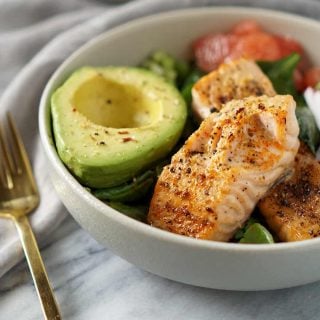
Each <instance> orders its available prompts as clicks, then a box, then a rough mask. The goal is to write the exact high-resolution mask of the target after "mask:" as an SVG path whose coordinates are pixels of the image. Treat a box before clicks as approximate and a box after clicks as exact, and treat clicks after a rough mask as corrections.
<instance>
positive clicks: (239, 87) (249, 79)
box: [192, 59, 276, 122]
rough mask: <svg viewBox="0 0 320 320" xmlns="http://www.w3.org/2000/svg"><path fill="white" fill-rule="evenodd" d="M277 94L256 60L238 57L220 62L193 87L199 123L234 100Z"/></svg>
mask: <svg viewBox="0 0 320 320" xmlns="http://www.w3.org/2000/svg"><path fill="white" fill-rule="evenodd" d="M261 95H267V96H274V95H276V92H275V90H274V89H273V86H272V83H271V82H270V80H269V79H268V77H267V76H266V75H265V74H264V73H263V72H262V71H261V69H260V68H259V67H258V66H257V64H256V63H255V62H254V61H251V60H246V59H239V60H235V61H230V62H229V63H225V64H222V65H220V67H219V68H218V69H216V70H214V71H212V72H211V73H209V74H208V75H206V76H204V77H202V78H201V79H200V80H199V81H198V82H197V83H196V84H195V85H194V86H193V88H192V100H193V102H192V104H193V105H192V108H193V112H194V114H195V116H196V118H197V119H198V120H200V122H201V121H202V120H203V119H205V118H207V117H208V116H209V115H210V113H211V112H212V111H218V110H220V109H221V108H222V106H223V105H224V104H225V103H227V102H228V101H230V100H232V99H243V98H246V97H249V96H261Z"/></svg>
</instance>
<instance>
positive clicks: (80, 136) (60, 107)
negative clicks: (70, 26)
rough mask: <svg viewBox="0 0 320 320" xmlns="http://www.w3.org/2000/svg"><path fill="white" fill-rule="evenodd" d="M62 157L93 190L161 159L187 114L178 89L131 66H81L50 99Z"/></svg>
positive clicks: (151, 74)
mask: <svg viewBox="0 0 320 320" xmlns="http://www.w3.org/2000/svg"><path fill="white" fill-rule="evenodd" d="M51 112H52V121H53V132H54V137H55V142H56V147H57V151H58V154H59V156H60V158H61V160H62V161H63V162H64V163H65V165H66V166H67V167H68V168H69V170H70V171H71V172H72V173H73V174H74V175H75V176H76V177H77V178H78V180H79V181H80V182H81V183H82V184H84V185H86V186H88V187H92V188H105V187H112V186H116V185H119V184H121V183H123V182H126V181H128V180H130V179H132V178H133V177H134V176H136V175H137V174H139V173H140V172H142V171H143V170H144V169H146V168H148V167H149V166H150V165H151V164H153V163H154V162H156V161H157V160H159V159H161V158H163V157H165V156H166V155H167V154H168V153H169V152H170V151H171V150H172V148H173V146H174V145H175V144H176V142H177V141H178V139H179V137H180V135H181V133H182V130H183V127H184V124H185V121H186V117H187V109H186V104H185V102H184V100H183V98H182V97H181V95H180V93H179V91H178V90H177V89H176V88H175V87H173V86H172V85H170V84H169V83H167V82H165V80H163V79H162V78H161V77H159V76H156V75H154V74H153V73H151V72H149V71H147V70H143V69H139V68H131V67H105V68H91V67H85V68H81V69H79V70H77V71H76V72H74V73H73V74H72V75H71V76H70V77H69V78H68V79H67V81H66V82H65V83H64V84H63V85H62V86H61V87H60V88H58V89H57V90H56V91H55V92H54V93H53V95H52V98H51Z"/></svg>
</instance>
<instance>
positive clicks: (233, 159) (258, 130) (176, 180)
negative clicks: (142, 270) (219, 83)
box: [148, 95, 299, 241]
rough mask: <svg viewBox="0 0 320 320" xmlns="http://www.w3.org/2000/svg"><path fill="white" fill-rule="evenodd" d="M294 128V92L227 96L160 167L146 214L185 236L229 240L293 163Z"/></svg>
mask: <svg viewBox="0 0 320 320" xmlns="http://www.w3.org/2000/svg"><path fill="white" fill-rule="evenodd" d="M298 133H299V128H298V123H297V120H296V117H295V102H294V100H293V98H292V97H291V96H280V95H278V96H275V97H267V96H261V97H249V98H245V99H243V100H232V101H230V102H228V103H227V104H226V105H225V106H224V107H223V108H222V109H221V111H220V112H219V113H213V114H211V115H210V116H209V117H208V118H207V119H205V120H204V121H203V122H202V124H201V126H200V128H199V129H198V130H197V131H196V132H194V133H193V134H192V135H191V136H190V137H189V139H188V140H187V141H186V143H185V145H184V146H183V147H182V148H181V149H180V150H179V151H178V152H177V153H176V154H175V155H174V156H173V157H172V161H171V164H170V165H168V166H166V167H165V168H164V170H163V172H162V173H161V175H160V177H159V179H158V181H157V184H156V186H155V190H154V194H153V197H152V200H151V204H150V208H149V213H148V222H149V223H150V224H151V225H153V226H155V227H158V228H161V229H164V230H167V231H170V232H174V233H178V234H182V235H187V236H190V237H195V238H201V239H211V240H217V241H228V240H230V238H232V236H233V235H234V233H235V231H236V230H237V229H238V228H239V227H241V226H242V225H243V223H244V222H245V221H246V220H247V219H248V217H249V216H250V214H251V212H252V210H253V209H254V207H255V205H256V203H257V202H258V201H259V199H261V198H262V197H263V196H264V195H265V193H266V192H267V191H268V189H269V188H270V187H271V186H272V185H273V184H274V183H275V182H276V181H277V180H278V179H279V178H281V177H282V176H283V175H284V174H286V172H287V170H288V168H290V167H292V162H293V159H294V157H295V155H296V153H297V150H298V146H299V140H298Z"/></svg>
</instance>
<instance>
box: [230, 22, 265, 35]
mask: <svg viewBox="0 0 320 320" xmlns="http://www.w3.org/2000/svg"><path fill="white" fill-rule="evenodd" d="M261 31H262V29H261V26H260V25H259V24H258V22H257V21H255V20H243V21H240V22H239V23H237V24H236V25H235V26H234V27H233V28H232V29H231V33H233V34H236V35H244V34H248V33H254V32H261Z"/></svg>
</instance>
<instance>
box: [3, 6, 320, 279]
mask: <svg viewBox="0 0 320 320" xmlns="http://www.w3.org/2000/svg"><path fill="white" fill-rule="evenodd" d="M117 2H118V1H116V0H114V1H109V2H108V1H100V2H99V1H95V2H94V1H91V2H90V1H85V0H78V1H76V0H68V1H65V0H56V1H40V0H29V1H23V0H16V1H8V0H0V8H1V9H0V71H1V72H0V93H1V91H2V90H3V89H4V87H5V86H6V85H7V84H8V81H9V80H11V79H12V78H13V76H15V75H16V74H17V73H18V74H17V75H16V77H15V78H14V80H13V81H12V82H11V84H10V85H9V86H8V87H7V89H6V90H5V91H4V92H3V93H2V97H1V100H0V117H1V116H2V115H3V114H4V112H5V111H7V110H10V111H11V112H12V113H13V115H14V117H15V119H16V121H17V123H18V126H19V128H20V129H21V131H22V135H23V138H24V141H25V143H26V146H27V150H28V153H29V155H30V158H31V162H32V166H33V169H34V172H35V174H36V179H37V183H38V185H39V188H40V193H41V204H40V206H39V208H38V209H37V210H36V211H35V212H34V214H33V215H32V216H31V223H32V226H33V229H34V230H35V232H36V235H37V238H38V240H39V242H40V244H44V243H45V239H46V238H47V237H49V236H50V232H52V231H53V230H54V229H55V228H57V227H58V226H59V225H60V224H61V223H62V222H63V219H64V218H65V217H66V215H67V212H66V210H65V208H64V207H63V206H62V204H61V203H60V201H59V199H58V198H57V196H56V194H55V192H54V190H53V187H52V185H51V183H50V181H49V179H48V172H47V169H46V163H45V158H44V155H43V153H42V150H41V146H40V140H39V136H38V125H37V116H38V104H39V99H40V96H41V92H42V90H43V88H44V86H45V84H46V82H47V80H48V78H49V77H50V75H51V74H52V73H53V71H54V70H55V69H56V68H57V67H58V66H59V64H60V63H61V62H62V61H63V60H64V59H65V58H67V57H68V56H69V55H70V54H71V53H72V52H73V51H74V50H76V49H77V48H79V47H80V46H81V45H83V44H84V43H86V42H87V41H89V40H90V39H92V38H93V37H95V36H97V35H98V34H100V33H102V32H104V31H106V30H109V29H111V28H112V27H114V26H117V25H120V24H122V23H125V22H127V21H130V20H133V19H136V18H139V17H141V16H145V15H149V14H153V13H157V12H162V11H169V10H174V9H180V8H186V7H201V6H216V5H228V6H229V5H238V6H258V7H264V8H272V9H278V10H283V11H288V12H293V13H298V14H302V15H306V16H310V17H313V18H316V19H319V18H320V2H318V1H311V0H282V1H278V0H276V1H275V0H269V1H268V0H263V1H262V0H261V1H258V0H256V1H254V0H251V1H250V0H247V1H242V0H238V1H237V0H234V1H231V0H225V1H223V0H179V1H178V0H177V1H173V0H139V1H132V2H129V3H127V4H122V5H115V4H116V3H117ZM111 3H112V5H111ZM52 38H53V39H52ZM46 43H47V44H46ZM45 44H46V46H45V47H43V46H44V45H45ZM41 47H43V49H41ZM40 49H41V50H40ZM39 50H40V51H39ZM29 60H30V61H29ZM23 65H25V66H24V67H23V68H22V66H23ZM21 68H22V69H21ZM22 257H23V252H22V248H21V245H20V242H19V239H18V235H17V232H16V230H15V229H14V226H13V225H12V223H11V222H10V221H4V220H2V221H1V220H0V276H1V275H3V274H4V273H5V272H6V271H8V270H9V269H10V268H11V267H13V266H14V265H15V264H16V263H17V262H18V261H20V260H21V259H22Z"/></svg>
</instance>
